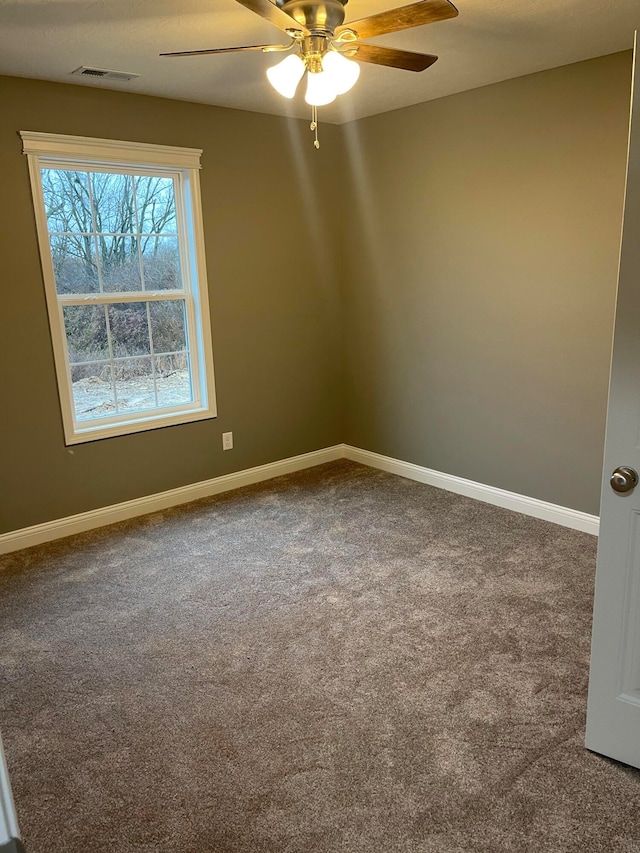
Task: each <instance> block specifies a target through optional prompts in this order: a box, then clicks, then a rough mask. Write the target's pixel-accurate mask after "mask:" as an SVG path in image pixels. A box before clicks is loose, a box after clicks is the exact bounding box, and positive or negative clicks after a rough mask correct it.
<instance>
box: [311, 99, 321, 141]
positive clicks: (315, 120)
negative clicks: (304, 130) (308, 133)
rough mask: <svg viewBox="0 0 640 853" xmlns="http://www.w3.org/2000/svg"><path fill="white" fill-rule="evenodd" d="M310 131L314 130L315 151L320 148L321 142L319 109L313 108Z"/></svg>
mask: <svg viewBox="0 0 640 853" xmlns="http://www.w3.org/2000/svg"><path fill="white" fill-rule="evenodd" d="M309 130H314V131H315V135H316V138H315V139H314V141H313V147H314V148H315V149H318V148H320V141H319V140H318V108H317V107H311V124H310V125H309Z"/></svg>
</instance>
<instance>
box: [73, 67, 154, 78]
mask: <svg viewBox="0 0 640 853" xmlns="http://www.w3.org/2000/svg"><path fill="white" fill-rule="evenodd" d="M71 73H72V74H77V75H78V76H79V77H102V78H103V79H105V80H135V79H136V77H139V76H140V75H139V74H133V73H132V72H130V71H111V70H110V69H109V68H91V67H90V66H88V65H81V66H80V68H76V70H75V71H72V72H71Z"/></svg>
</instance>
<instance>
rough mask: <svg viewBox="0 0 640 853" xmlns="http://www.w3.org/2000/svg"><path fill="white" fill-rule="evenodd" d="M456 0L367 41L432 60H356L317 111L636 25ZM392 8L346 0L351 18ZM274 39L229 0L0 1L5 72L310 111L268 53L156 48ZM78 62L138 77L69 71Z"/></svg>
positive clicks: (569, 58)
mask: <svg viewBox="0 0 640 853" xmlns="http://www.w3.org/2000/svg"><path fill="white" fill-rule="evenodd" d="M454 2H456V5H457V7H458V9H459V11H460V15H459V17H457V18H453V19H451V20H448V21H442V22H440V23H437V24H431V25H428V26H423V27H418V28H416V29H413V30H406V31H404V32H400V33H394V34H392V35H389V36H380V37H378V38H376V39H372V42H374V43H377V44H384V45H387V46H390V47H399V48H404V49H407V50H415V51H419V52H425V53H435V54H438V55H439V57H440V59H439V61H438V62H437V63H436V64H435V65H434V66H433V67H432V68H430V69H428V70H427V71H424V72H422V73H419V74H415V73H412V72H408V71H399V70H396V69H393V68H381V67H377V66H373V65H370V64H365V63H362V65H361V68H362V73H361V75H360V80H359V81H358V83H357V84H356V86H355V88H354V89H353V90H352V91H351V92H350V93H349V94H348V95H343V96H341V97H340V98H338V100H337V101H336V102H335V103H334V104H332V105H330V106H329V107H322V108H321V119H322V120H323V121H330V122H335V123H341V122H344V121H349V120H350V119H353V118H360V117H363V116H368V115H375V114H376V113H382V112H387V111H389V110H394V109H398V108H399V107H403V106H408V105H409V104H416V103H420V102H422V101H427V100H430V99H432V98H439V97H442V96H443V95H449V94H452V93H454V92H461V91H464V90H466V89H473V88H476V87H477V86H484V85H487V84H489V83H495V82H497V81H500V80H506V79H508V78H511V77H518V76H521V75H523V74H529V73H532V72H534V71H541V70H543V69H546V68H553V67H556V66H559V65H566V64H568V63H570V62H577V61H579V60H582V59H590V58H592V57H595V56H602V55H605V54H608V53H614V52H616V51H619V50H625V49H627V48H630V47H632V45H633V33H634V30H635V29H636V28H640V2H639V0H454ZM396 5H399V4H398V3H394V2H393V0H349V3H348V5H347V22H348V21H349V20H354V19H356V18H361V17H364V16H365V15H369V14H372V13H375V12H379V11H382V10H384V9H389V8H393V7H394V6H396ZM280 40H281V39H280V33H279V31H278V30H276V29H275V28H274V27H273V26H272V25H271V24H269V23H267V22H265V21H263V20H262V19H260V18H259V17H257V16H256V15H255V14H253V13H252V12H250V11H248V10H247V9H245V8H244V7H242V6H240V5H239V4H238V3H236V2H234V0H0V74H7V75H13V76H18V77H37V78H41V79H45V80H57V81H60V82H66V83H80V84H82V85H90V86H98V87H106V88H110V89H119V90H122V91H127V92H140V93H145V94H149V95H161V96H164V97H169V98H179V99H182V100H188V101H199V102H202V103H207V104H217V105H219V106H225V107H235V108H238V109H245V110H253V111H256V112H264V113H271V114H274V115H288V114H291V115H295V116H298V117H307V114H308V110H309V107H307V105H306V104H305V103H304V99H303V94H302V91H300V92H299V93H298V95H297V96H296V98H295V99H294V101H293V102H290V101H286V100H285V99H283V98H281V97H280V96H279V95H277V94H276V93H275V92H273V90H272V89H271V87H270V85H269V84H268V83H267V80H266V77H265V74H264V72H265V69H266V68H267V67H269V65H274V64H275V62H276V61H278V58H277V56H274V55H273V54H272V55H267V54H262V53H259V52H249V53H235V54H227V55H223V56H201V57H188V58H183V59H168V58H160V57H159V56H158V54H159V53H161V52H164V51H177V50H195V49H199V48H208V47H227V46H235V45H241V44H260V43H273V42H278V41H280ZM284 40H285V41H286V37H285V38H284ZM80 65H89V66H97V67H99V68H108V69H114V70H118V71H132V72H136V73H137V74H140V75H141V77H140V78H139V79H138V80H134V81H131V82H128V83H125V82H111V81H109V82H106V81H104V80H102V81H100V80H93V79H89V80H87V79H85V78H82V79H80V78H78V77H71V76H70V73H71V72H72V71H73V70H74V69H75V68H77V67H78V66H80ZM301 89H302V87H301Z"/></svg>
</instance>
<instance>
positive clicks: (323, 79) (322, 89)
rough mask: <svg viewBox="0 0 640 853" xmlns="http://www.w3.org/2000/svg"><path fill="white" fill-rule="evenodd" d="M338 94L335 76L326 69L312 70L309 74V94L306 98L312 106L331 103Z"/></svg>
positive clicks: (322, 105)
mask: <svg viewBox="0 0 640 853" xmlns="http://www.w3.org/2000/svg"><path fill="white" fill-rule="evenodd" d="M337 94H338V93H337V92H336V87H335V86H334V81H333V77H332V76H331V75H330V74H327V72H326V71H315V72H313V71H310V72H309V73H308V74H307V94H306V95H305V96H304V99H305V101H306V102H307V103H308V104H311V106H312V107H324V105H325V104H330V103H331V101H335V99H336V95H337Z"/></svg>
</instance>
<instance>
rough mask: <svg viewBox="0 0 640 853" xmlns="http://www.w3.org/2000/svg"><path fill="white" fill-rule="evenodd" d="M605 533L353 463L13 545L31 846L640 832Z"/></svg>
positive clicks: (81, 850) (128, 852)
mask: <svg viewBox="0 0 640 853" xmlns="http://www.w3.org/2000/svg"><path fill="white" fill-rule="evenodd" d="M595 556H596V539H595V538H594V537H592V536H590V535H588V534H585V533H580V532H577V531H574V530H568V529H565V528H562V527H559V526H556V525H553V524H550V523H548V522H544V521H539V520H536V519H531V518H528V517H526V516H524V515H520V514H517V513H513V512H509V511H507V510H502V509H499V508H496V507H493V506H489V505H487V504H483V503H479V502H476V501H473V500H470V499H468V498H464V497H461V496H458V495H454V494H451V493H449V492H445V491H442V490H438V489H434V488H431V487H429V486H425V485H422V484H419V483H415V482H412V481H410V480H405V479H401V478H399V477H395V476H393V475H390V474H386V473H382V472H380V471H376V470H373V469H370V468H366V467H364V466H361V465H357V464H354V463H351V462H347V461H339V462H335V463H330V464H328V465H323V466H320V467H317V468H313V469H309V470H307V471H304V472H300V473H296V474H292V475H289V476H286V477H281V478H278V479H277V480H272V481H270V482H268V483H263V484H260V485H256V486H251V487H247V488H244V489H241V490H238V491H235V492H230V493H227V494H224V495H220V496H217V497H214V498H209V499H206V500H202V501H198V502H196V503H193V504H190V505H188V506H183V507H178V508H174V509H172V510H167V511H164V512H159V513H155V514H153V515H149V516H146V517H144V518H139V519H134V520H131V521H128V522H123V523H121V524H117V525H113V526H111V527H108V528H102V529H100V530H96V531H91V532H89V533H85V534H81V535H77V536H74V537H70V538H69V539H65V540H59V541H57V542H53V543H49V544H46V545H42V546H37V547H35V548H31V549H28V550H24V551H21V552H17V553H15V554H11V555H7V556H5V557H3V558H0V567H1V568H2V571H1V572H0V672H1V676H2V694H1V697H0V729H1V730H2V734H3V738H4V742H5V749H6V753H7V760H8V763H9V769H10V774H11V780H12V785H13V789H14V797H15V800H16V807H17V811H18V818H19V821H20V825H21V829H22V834H23V838H24V841H25V845H26V849H27V851H28V853H63V851H64V853H102V851H105V853H106V851H117V853H134V851H135V853H142V852H143V851H145V853H146V851H163V853H454V851H455V852H456V853H457V851H484V852H485V853H493V851H518V852H519V853H522V851H532V852H533V851H535V853H547V851H548V853H552V851H553V853H558V851H563V852H564V853H574V851H575V853H577V851H580V853H582V851H596V853H597V851H620V853H631V851H640V817H639V815H640V772H638V771H635V770H632V769H630V768H628V767H625V766H623V765H620V764H617V763H615V762H613V761H609V760H607V759H605V758H602V757H601V756H598V755H595V754H593V753H590V752H588V751H586V750H585V749H584V746H583V738H584V723H585V707H586V690H587V679H588V660H589V640H590V625H591V608H592V598H593V581H594V570H595Z"/></svg>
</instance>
